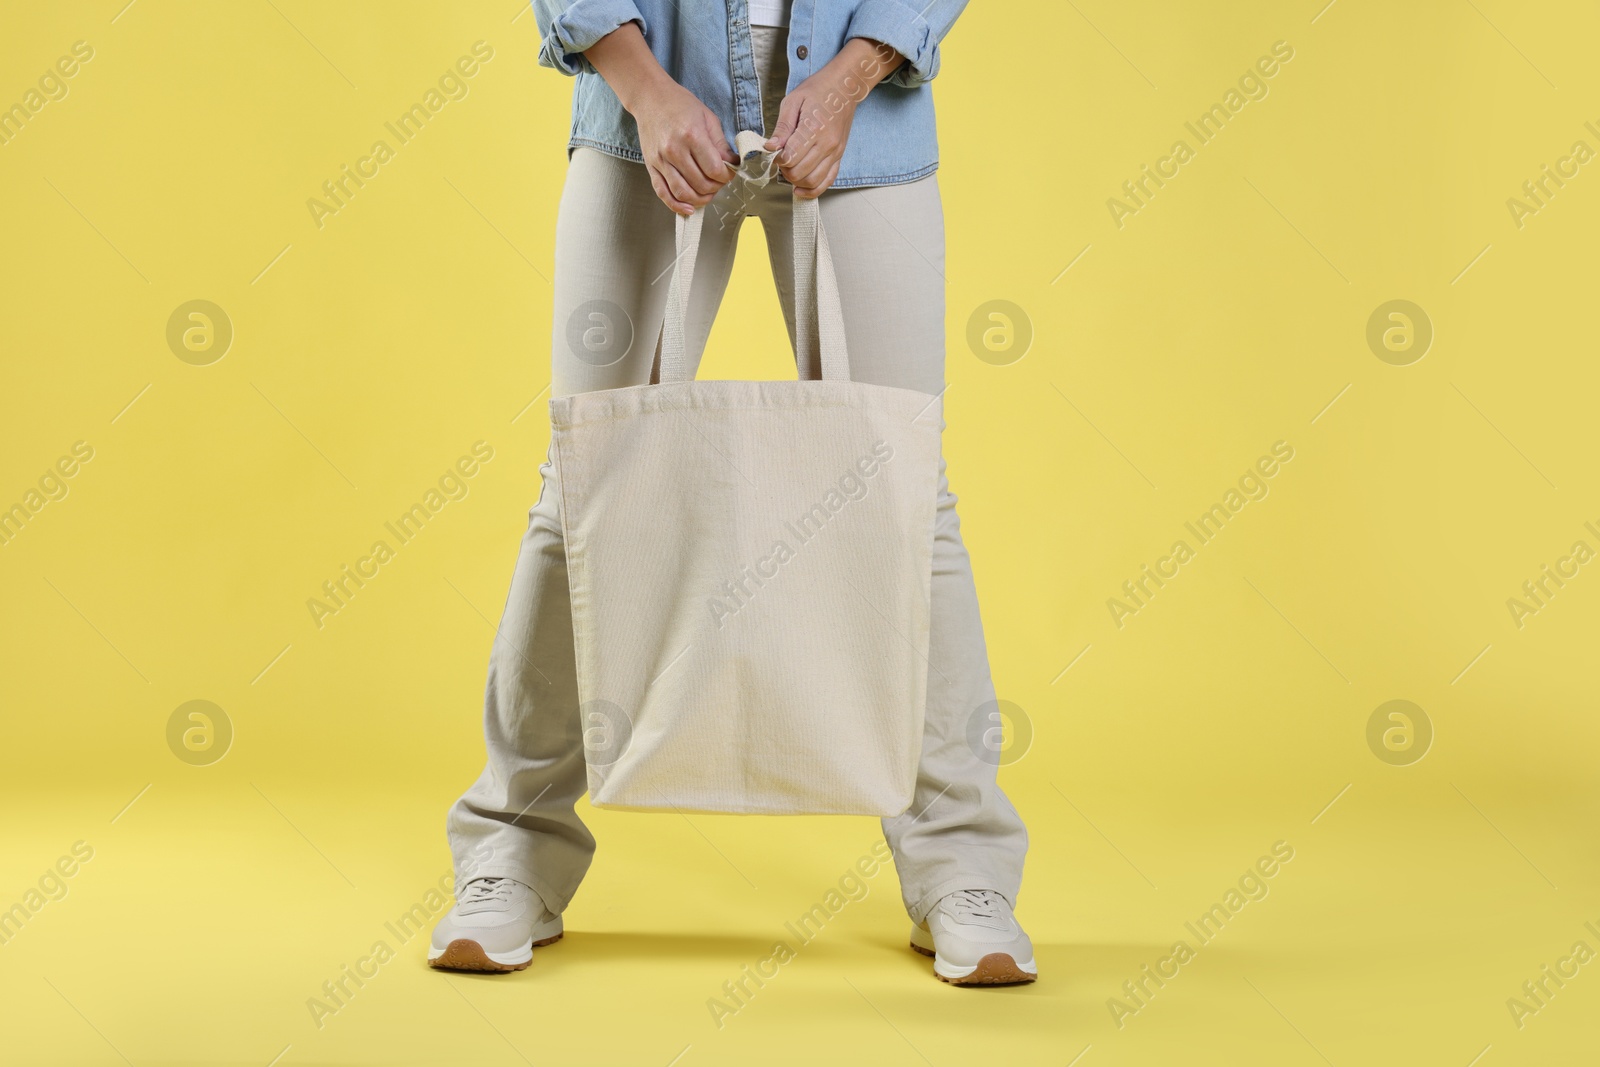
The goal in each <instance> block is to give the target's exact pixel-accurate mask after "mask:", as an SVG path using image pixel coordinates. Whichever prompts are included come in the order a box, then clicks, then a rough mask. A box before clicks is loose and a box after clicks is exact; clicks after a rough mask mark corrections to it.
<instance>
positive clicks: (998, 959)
mask: <svg viewBox="0 0 1600 1067" xmlns="http://www.w3.org/2000/svg"><path fill="white" fill-rule="evenodd" d="M911 948H912V950H913V951H915V952H917V953H918V954H919V955H923V956H934V955H936V954H935V953H933V952H930V951H928V950H927V949H925V948H923V947H922V946H921V945H919V944H917V943H916V942H914V941H913V942H912V943H911ZM933 976H934V977H935V978H937V979H939V981H941V982H944V983H946V984H947V985H1023V984H1026V983H1028V982H1033V981H1037V980H1038V978H1039V976H1038V974H1029V973H1028V972H1027V971H1025V970H1023V969H1022V968H1021V967H1018V966H1017V961H1016V960H1014V959H1012V958H1011V954H1010V953H1008V952H991V953H989V954H988V955H987V956H985V957H983V959H981V960H979V961H978V966H977V967H975V968H973V971H972V973H971V974H969V975H967V976H966V977H965V978H946V977H945V976H944V975H942V974H940V973H939V972H938V971H937V970H935V971H934V972H933Z"/></svg>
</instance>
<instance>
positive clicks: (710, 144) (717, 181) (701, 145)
mask: <svg viewBox="0 0 1600 1067" xmlns="http://www.w3.org/2000/svg"><path fill="white" fill-rule="evenodd" d="M718 142H722V143H721V144H720V145H719V144H718ZM689 152H690V154H691V156H692V157H693V159H694V164H695V169H696V170H697V171H699V173H700V175H701V176H702V177H703V178H704V180H705V182H706V184H707V185H708V186H709V191H710V192H711V193H712V194H715V193H716V191H717V190H718V189H721V188H722V187H723V186H724V185H727V184H728V182H729V181H730V180H731V179H732V178H733V164H732V163H730V162H728V159H727V156H729V155H732V154H733V153H732V152H731V151H729V150H728V145H727V142H726V141H723V139H722V134H721V133H720V132H719V133H718V134H717V139H716V141H713V140H711V138H710V137H704V138H698V139H696V140H695V141H693V142H691V143H690V145H689ZM724 153H726V155H724ZM696 188H701V187H700V186H698V185H697V186H696ZM701 191H702V192H705V191H707V190H706V189H704V188H701Z"/></svg>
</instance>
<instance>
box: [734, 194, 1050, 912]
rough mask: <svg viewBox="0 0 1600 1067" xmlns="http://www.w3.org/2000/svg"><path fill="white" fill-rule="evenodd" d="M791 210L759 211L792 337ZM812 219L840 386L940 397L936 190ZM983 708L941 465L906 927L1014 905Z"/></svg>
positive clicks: (1006, 825) (830, 205)
mask: <svg viewBox="0 0 1600 1067" xmlns="http://www.w3.org/2000/svg"><path fill="white" fill-rule="evenodd" d="M790 205H791V202H790V190H789V188H788V187H787V186H782V187H769V190H767V191H766V193H765V195H763V196H762V197H761V199H760V201H759V211H760V214H761V220H762V225H763V226H764V228H765V230H766V235H767V243H768V247H769V249H770V250H771V251H770V254H771V260H772V272H773V276H774V278H775V279H776V281H777V283H778V289H779V294H780V297H781V299H782V301H783V305H784V313H785V316H786V318H787V319H788V323H789V329H790V337H791V339H792V338H793V336H794V299H793V258H792V256H793V252H792V244H791V235H792V230H791V228H790V227H791V222H790ZM821 209H822V220H823V225H824V226H825V227H826V228H827V231H828V241H829V243H830V245H831V246H832V250H833V261H834V269H835V271H836V272H837V274H838V278H839V290H840V303H841V305H842V309H843V311H844V321H845V330H846V335H847V337H848V345H849V350H850V372H851V373H850V376H851V378H852V379H853V380H855V381H862V382H871V383H875V384H878V385H888V386H895V387H897V388H901V389H916V390H920V391H922V392H925V393H928V394H930V397H931V395H935V394H939V393H941V392H943V390H944V387H945V386H944V290H945V278H944V211H943V207H942V205H941V202H940V199H939V186H938V182H937V179H935V178H934V177H933V176H929V177H926V178H922V179H919V180H917V181H913V182H908V183H905V184H901V185H888V186H878V187H874V188H868V189H838V190H832V191H829V192H827V193H824V194H823V196H822V201H821ZM797 361H798V363H799V364H800V365H801V366H802V367H805V368H814V367H816V366H817V355H816V353H815V352H811V353H800V354H799V355H798V357H797ZM994 700H995V692H994V682H993V680H992V678H991V676H990V673H989V654H988V649H987V647H986V645H985V642H984V635H983V621H982V619H981V617H980V615H979V612H978V597H977V591H976V588H975V585H974V582H973V575H972V562H971V559H970V558H969V557H968V555H967V550H966V546H965V545H964V544H963V542H962V540H961V522H960V520H959V519H958V518H957V516H956V497H955V494H953V493H952V492H950V486H949V482H948V480H947V479H946V477H945V468H944V462H943V460H941V461H940V464H939V501H938V509H937V512H936V518H935V526H934V544H933V582H932V633H931V635H930V637H929V642H928V701H927V710H926V721H925V726H924V728H923V743H922V760H921V764H920V767H919V769H918V772H917V787H916V794H915V798H914V800H913V801H912V804H911V808H910V809H909V810H908V811H907V812H906V813H905V814H903V815H899V816H896V817H894V818H891V819H885V820H884V821H883V831H884V836H885V837H886V838H887V839H888V842H889V845H890V847H891V848H892V849H893V851H894V857H895V868H896V870H897V871H898V872H899V875H900V887H901V893H902V896H903V898H904V901H905V906H906V910H907V911H908V912H909V913H910V915H911V917H912V918H913V919H914V920H916V921H917V922H921V921H922V920H923V918H924V917H925V916H926V915H927V913H928V911H929V910H931V909H932V907H933V905H934V904H936V903H937V902H938V900H939V898H940V897H942V896H944V895H946V894H947V893H951V892H954V891H955V890H958V889H992V890H995V891H996V892H998V893H1000V894H1001V895H1002V896H1004V897H1005V898H1006V899H1007V900H1009V901H1010V902H1011V903H1012V904H1013V905H1015V903H1016V900H1017V893H1018V891H1019V888H1020V886H1021V883H1022V867H1023V859H1024V856H1025V855H1026V853H1027V850H1028V833H1027V830H1026V828H1025V827H1024V826H1023V822H1022V819H1021V817H1020V816H1018V814H1017V811H1016V809H1015V808H1013V807H1012V805H1011V802H1010V801H1009V800H1008V799H1007V798H1006V795H1005V793H1004V792H1003V791H1002V790H1001V789H1000V786H999V784H998V782H997V781H996V772H997V770H998V766H997V761H996V760H995V759H994V757H993V755H992V754H990V753H989V751H988V750H987V749H985V748H983V746H982V745H981V744H980V745H977V746H974V745H973V743H972V742H971V737H972V736H973V735H974V734H977V735H979V736H982V734H983V731H984V730H986V729H988V728H989V727H991V726H992V725H993V723H992V720H991V719H990V717H989V716H990V713H991V712H992V711H993V710H994V708H995V705H994V703H993V702H994ZM975 724H976V726H977V729H976V730H974V729H973V727H974V725H975Z"/></svg>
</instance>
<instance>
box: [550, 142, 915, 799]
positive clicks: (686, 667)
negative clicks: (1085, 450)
mask: <svg viewBox="0 0 1600 1067" xmlns="http://www.w3.org/2000/svg"><path fill="white" fill-rule="evenodd" d="M740 141H741V148H742V147H743V143H744V142H746V138H744V137H743V136H741V138H740ZM769 171H770V166H769ZM736 180H743V179H736ZM703 221H704V217H703V214H702V212H698V211H697V212H696V213H695V214H694V216H693V217H692V218H690V219H687V220H686V219H684V218H682V217H680V218H679V219H678V226H677V236H678V261H677V264H676V267H675V269H674V272H673V276H672V285H671V289H670V290H669V295H668V299H667V310H666V319H665V323H664V325H663V331H662V348H661V370H660V375H659V378H660V384H659V385H641V386H633V387H630V388H622V389H610V390H602V391H597V392H590V393H580V394H576V395H572V396H565V397H558V398H555V399H553V400H552V401H551V405H550V414H551V427H552V439H553V442H554V450H555V458H556V464H557V467H558V472H559V484H560V489H561V501H560V503H561V519H562V527H563V531H564V534H565V538H566V553H567V571H568V576H569V579H570V586H571V595H572V618H573V630H574V637H575V641H576V652H577V667H578V693H579V700H580V708H579V715H580V718H581V720H582V723H583V727H584V748H585V758H586V761H587V765H588V784H589V793H590V798H591V801H592V802H593V803H594V805H595V806H596V807H601V808H628V809H664V810H676V811H707V812H741V813H749V814H757V813H766V814H801V813H838V814H862V815H897V814H899V813H901V812H903V811H904V810H906V808H907V807H908V806H909V805H910V803H911V797H912V791H913V788H914V786H915V782H916V775H917V765H918V761H919V757H920V753H921V748H922V729H923V712H924V706H925V703H926V699H927V682H928V670H929V664H928V658H927V656H928V630H929V585H930V579H931V566H932V544H933V523H934V507H935V498H936V495H937V489H938V463H939V433H940V428H941V427H942V425H943V422H942V416H941V405H940V402H939V399H938V398H937V397H930V396H929V395H928V394H926V393H921V392H917V391H915V390H909V389H895V388H889V387H886V386H881V385H868V384H864V383H860V382H853V381H851V380H850V362H849V355H848V352H847V350H846V345H845V336H844V319H843V316H842V314H841V312H840V307H839V292H838V284H837V282H836V280H835V276H834V271H833V262H832V259H831V258H830V255H829V250H828V241H827V234H826V233H825V232H824V230H823V229H822V226H821V223H820V219H819V214H818V210H817V202H816V201H815V200H796V201H795V203H794V238H795V239H794V249H795V253H794V255H795V289H796V294H795V317H796V323H797V325H796V330H797V332H798V333H799V334H800V336H801V343H800V346H799V350H800V351H801V352H806V351H808V349H809V344H808V339H809V337H810V336H811V330H812V328H813V321H812V320H813V318H814V320H815V328H816V330H817V331H818V335H819V340H820V346H819V347H820V352H821V375H822V378H821V380H820V381H810V380H801V381H765V382H757V381H695V380H694V379H693V374H692V371H691V370H690V363H689V353H688V352H687V350H686V343H685V341H686V339H685V331H684V323H685V313H686V310H687V308H688V295H689V290H690V286H691V285H692V284H693V281H694V269H695V259H696V255H697V251H698V248H699V241H700V233H701V227H702V224H703ZM751 341H752V343H757V342H756V341H755V339H753V338H752V339H751Z"/></svg>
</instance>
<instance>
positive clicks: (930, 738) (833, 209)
mask: <svg viewBox="0 0 1600 1067" xmlns="http://www.w3.org/2000/svg"><path fill="white" fill-rule="evenodd" d="M781 33H782V31H770V30H764V29H761V28H757V29H756V30H755V31H754V37H755V45H756V58H757V69H758V70H760V71H761V72H762V75H763V78H762V87H763V91H764V92H766V93H767V95H766V97H765V99H764V101H763V103H764V104H765V105H766V106H765V107H764V111H765V112H766V115H767V122H768V126H769V129H770V127H771V124H772V122H773V117H774V115H775V113H776V109H777V101H778V99H779V98H780V97H781V94H782V92H783V85H784V79H785V77H786V72H785V71H784V69H783V68H784V63H783V52H782V49H781V47H774V41H776V43H777V45H779V46H781V43H782V37H781ZM769 89H770V92H768V90H769ZM790 204H791V193H790V188H789V186H787V185H784V184H780V183H779V182H777V181H773V182H771V183H770V184H768V185H767V186H766V187H765V188H763V189H760V190H759V191H756V192H753V193H752V192H750V191H748V189H747V188H746V187H743V186H741V185H739V183H735V184H732V185H730V186H728V187H727V188H725V189H724V190H723V192H722V193H721V194H720V195H719V196H718V198H717V200H716V201H715V202H713V204H712V205H711V206H710V207H709V208H707V212H708V217H707V219H706V226H705V230H704V235H703V237H702V241H701V247H700V252H699V263H698V266H697V268H696V271H695V290H694V292H693V293H692V294H691V304H690V309H689V318H688V326H687V331H688V339H689V348H690V351H691V352H693V353H698V352H700V351H701V350H702V349H703V347H704V345H705V341H706V338H707V336H708V334H709V332H710V328H711V321H712V319H713V317H714V316H715V315H716V311H717V308H718V306H719V305H720V303H721V300H722V294H723V291H724V289H725V287H726V285H727V282H728V277H729V274H730V272H731V270H732V267H733V258H734V250H735V247H736V245H737V242H738V237H739V230H740V226H741V224H742V223H743V222H744V221H745V220H746V219H747V218H750V217H752V216H753V217H755V218H757V219H759V220H760V222H761V225H762V227H763V228H764V230H765V231H766V237H767V244H768V246H769V248H770V249H771V256H770V258H771V264H772V274H773V280H774V282H775V283H776V286H777V291H778V297H779V300H780V302H781V303H782V305H783V311H784V317H785V320H786V321H787V322H788V325H789V334H790V339H791V344H792V342H793V338H794V310H793V286H792V267H793V258H792V253H791V248H790ZM821 209H822V220H823V225H824V226H825V227H826V228H827V231H828V238H829V241H830V243H831V245H832V249H833V259H834V264H835V268H836V270H837V272H838V276H839V289H840V292H841V296H842V303H843V311H844V318H845V328H846V335H847V337H848V339H849V345H850V367H851V376H852V377H853V378H855V379H856V380H859V381H866V382H872V383H876V384H880V385H889V386H896V387H899V388H904V389H918V390H921V391H923V392H926V393H929V394H937V393H939V392H941V391H942V390H943V388H944V276H943V269H944V220H943V210H942V208H941V206H940V202H939V189H938V185H937V182H936V180H935V179H934V178H933V177H927V178H923V179H921V180H919V181H915V182H910V183H907V184H904V185H894V186H882V187H877V188H868V189H850V190H838V191H833V192H828V193H825V194H823V197H822V202H821ZM674 251H675V249H674V221H673V215H672V213H671V212H670V211H669V210H668V209H667V208H666V207H664V206H663V205H662V204H661V202H660V201H659V200H657V199H656V197H655V194H654V192H653V191H652V190H651V188H650V180H649V176H648V174H647V173H646V170H645V168H644V166H643V165H641V164H638V163H633V162H630V161H627V160H623V159H618V158H615V157H612V156H609V155H605V154H603V153H601V152H597V151H595V150H593V149H587V148H580V149H578V150H576V151H575V152H574V153H573V156H572V159H571V163H570V165H569V167H568V171H567V179H566V187H565V189H564V191H563V193H562V197H561V209H560V216H559V218H558V220H557V225H556V257H555V314H554V319H553V322H554V331H553V332H554V342H555V343H554V356H553V364H552V382H553V385H552V391H553V392H554V393H555V394H557V395H564V394H568V393H573V392H580V391H585V390H592V389H611V388H617V387H620V386H629V385H639V384H644V383H646V382H648V381H650V380H651V377H652V368H653V366H654V362H655V357H656V346H657V342H658V339H659V337H660V333H661V323H662V316H663V313H664V310H665V306H666V298H667V287H668V284H669V282H670V279H671V274H672V263H673V257H674ZM696 358H698V356H696ZM797 364H798V366H799V368H800V370H801V373H804V374H806V376H808V377H817V376H818V375H817V373H816V370H815V368H816V366H817V356H816V353H815V352H811V353H800V354H798V355H797ZM540 474H541V475H542V477H543V479H544V484H543V488H542V491H541V493H540V496H539V500H538V503H536V504H535V505H534V507H533V509H532V510H531V511H530V512H529V515H528V530H527V533H526V534H525V535H524V537H523V540H522V548H521V552H520V554H519V556H518V558H517V565H516V570H515V572H514V574H513V576H512V580H511V591H510V595H509V596H508V598H507V601H506V608H505V613H504V616H503V617H502V620H501V624H500V629H499V632H498V635H497V637H496V639H495V643H494V648H493V650H492V652H491V654H490V660H489V679H488V686H487V692H486V696H485V709H484V735H485V743H486V747H487V750H488V762H487V765H486V766H485V767H484V770H483V773H482V774H481V775H480V776H479V778H478V780H477V782H476V783H475V784H474V785H473V786H472V787H471V788H470V789H469V790H468V791H467V792H466V794H465V795H464V796H462V797H461V799H460V800H458V801H457V802H456V803H455V805H454V806H453V807H452V808H451V810H450V814H449V819H448V832H449V837H450V844H451V849H452V852H453V854H454V857H455V863H456V870H457V874H458V877H486V876H504V877H510V878H515V879H516V880H518V881H520V882H523V883H525V884H527V885H529V886H531V887H532V888H533V889H534V890H535V892H537V893H538V894H539V896H540V897H541V898H542V899H543V900H544V903H545V905H546V906H547V907H548V908H549V909H550V910H551V911H553V912H557V913H559V912H560V911H562V910H563V909H564V908H565V907H566V906H567V903H568V902H569V901H570V900H571V899H572V896H573V894H574V893H575V892H576V890H577V888H578V884H579V882H580V881H582V879H583V876H584V874H585V872H586V871H587V870H588V868H589V862H590V858H591V857H592V855H593V853H594V844H595V843H594V837H593V836H592V835H591V834H590V833H589V831H588V829H587V828H586V827H585V826H584V824H583V822H582V820H580V819H579V818H578V815H577V812H576V810H575V805H576V803H577V801H578V799H579V797H581V796H582V795H583V792H584V790H585V788H586V779H585V774H584V762H583V760H584V756H583V734H582V726H581V725H580V722H579V718H578V703H579V701H578V693H577V677H576V667H575V662H574V652H573V636H572V617H571V605H570V600H569V596H568V587H567V569H566V556H565V553H564V550H563V546H562V535H561V520H560V514H559V511H558V509H557V504H558V497H559V493H558V492H557V490H556V486H555V479H556V471H555V468H554V465H553V464H551V463H550V462H548V461H547V462H546V463H545V464H544V465H543V466H541V467H540ZM955 505H956V498H955V496H954V495H953V494H952V493H951V492H950V489H949V485H948V482H947V481H946V479H945V477H944V471H943V465H942V464H941V468H940V478H939V502H938V509H937V513H936V520H935V535H934V550H933V582H932V633H931V637H930V640H929V647H928V659H929V674H928V700H927V709H926V720H925V721H926V726H925V729H924V735H923V747H922V760H921V765H920V768H919V771H918V778H917V788H916V796H915V799H914V800H913V801H912V804H911V807H910V809H909V810H908V811H907V812H906V813H905V814H903V815H899V816H896V817H894V818H889V819H884V820H883V832H884V836H885V837H886V838H887V839H888V842H889V845H890V847H891V849H892V850H893V852H894V859H895V868H896V870H897V871H898V873H899V876H900V886H901V893H902V896H903V899H904V902H905V906H906V910H907V911H908V912H909V914H910V915H911V917H912V919H914V920H916V921H918V922H920V921H921V920H922V919H923V917H924V916H925V915H926V913H927V912H928V911H929V910H930V909H931V908H932V907H933V905H934V904H935V903H936V902H937V901H938V900H939V898H940V897H942V896H944V895H945V894H947V893H951V892H954V891H955V890H958V889H992V890H995V891H997V892H999V893H1001V894H1002V895H1003V896H1005V897H1006V898H1007V899H1008V900H1010V901H1011V902H1012V904H1013V905H1015V903H1016V898H1017V892H1018V888H1019V886H1020V884H1021V881H1022V866H1023V856H1024V854H1025V853H1026V852H1027V846H1028V837H1027V831H1026V830H1025V829H1024V827H1023V824H1022V820H1021V818H1020V817H1019V816H1018V815H1017V812H1016V810H1015V809H1014V808H1013V807H1012V806H1011V804H1010V802H1009V801H1008V800H1007V799H1006V796H1005V794H1004V793H1003V792H1001V790H1000V787H999V786H998V785H997V784H996V781H995V774H996V770H997V762H998V760H997V753H995V752H994V750H993V749H992V748H991V747H989V745H988V744H986V743H985V742H986V741H991V740H992V737H993V729H994V725H995V722H996V721H997V720H995V719H994V718H993V713H994V711H995V704H994V700H995V694H994V686H993V683H992V681H991V679H990V675H989V660H988V652H987V649H986V648H985V645H984V638H983V624H982V621H981V619H980V618H979V614H978V600H977V595H976V592H975V590H974V586H973V579H972V568H971V564H970V561H969V560H968V557H967V552H966V548H965V546H963V544H962V542H961V528H960V522H959V520H958V519H957V518H956V510H955ZM635 817H637V818H651V817H652V816H648V815H640V816H635Z"/></svg>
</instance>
